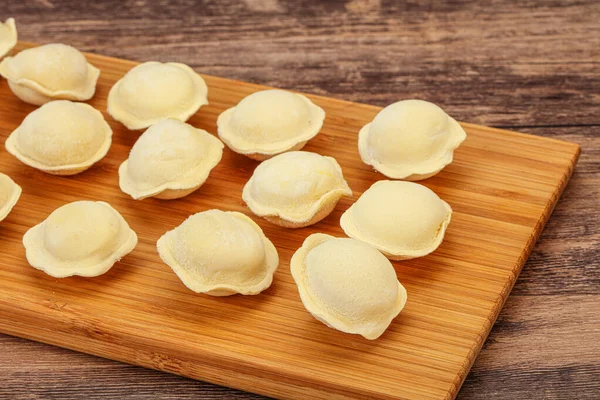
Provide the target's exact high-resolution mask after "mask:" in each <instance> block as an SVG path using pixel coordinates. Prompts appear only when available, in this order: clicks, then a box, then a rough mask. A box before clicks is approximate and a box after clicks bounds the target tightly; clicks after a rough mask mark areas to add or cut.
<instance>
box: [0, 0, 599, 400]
mask: <svg viewBox="0 0 600 400" xmlns="http://www.w3.org/2000/svg"><path fill="white" fill-rule="evenodd" d="M423 3H424V2H420V1H414V2H409V3H406V4H395V2H387V1H386V2H382V1H378V0H354V1H346V2H341V1H335V2H333V1H332V2H318V1H304V2H294V1H290V2H283V1H277V0H263V1H260V0H245V1H243V2H236V1H231V0H227V1H218V2H217V1H215V2H207V4H202V3H200V2H194V1H191V0H190V1H178V2H175V1H145V0H140V1H120V0H114V1H102V2H96V1H80V0H38V1H19V2H17V1H7V2H5V4H3V6H2V8H1V10H0V11H1V13H2V14H0V18H1V19H5V18H7V17H9V16H12V17H15V18H16V19H17V25H18V29H19V38H20V39H22V40H28V41H36V42H64V43H69V44H72V45H74V46H76V47H78V48H79V49H81V50H85V51H91V52H96V53H101V54H106V55H112V56H116V57H122V58H128V59H134V60H140V61H147V60H160V61H179V62H185V63H187V64H190V65H191V66H193V67H195V68H197V69H198V70H200V71H202V72H205V73H207V74H212V75H218V76H223V77H228V78H235V79H241V80H246V81H251V82H257V83H263V84H268V85H273V86H278V87H282V88H290V89H297V90H301V91H306V92H310V93H317V94H322V95H327V96H332V97H338V98H343V99H347V100H353V101H359V102H365V103H372V104H377V105H386V104H389V103H391V102H393V101H396V100H398V99H403V98H422V99H427V100H430V101H433V102H435V103H437V104H439V105H441V106H442V107H443V108H445V109H446V110H447V111H448V112H449V113H450V114H451V115H453V116H455V117H456V118H457V119H459V120H462V121H468V122H474V123H479V124H485V125H490V126H495V127H502V128H507V129H511V130H518V131H522V132H529V133H533V134H536V135H542V136H548V137H554V138H559V139H564V140H569V141H574V142H577V143H579V144H580V145H581V146H582V154H581V158H580V161H579V164H578V166H577V169H576V171H575V174H574V176H573V178H572V180H571V183H570V184H569V186H568V187H567V189H566V191H565V193H564V195H563V197H562V199H561V201H560V202H559V204H558V206H557V208H556V210H555V211H554V215H553V216H552V217H551V219H550V221H549V223H548V225H547V227H546V230H545V231H544V233H543V235H542V237H541V239H540V241H539V242H538V244H537V246H536V248H535V250H534V252H533V254H532V256H531V258H530V259H529V261H528V263H527V265H526V266H525V268H524V270H523V273H522V274H521V277H520V278H519V280H518V282H517V284H516V285H515V288H514V289H513V292H512V294H511V296H510V298H509V300H508V302H507V303H506V306H505V308H504V310H503V311H502V314H501V315H500V318H499V320H498V322H497V323H496V325H495V327H494V329H493V330H492V333H491V335H490V336H489V338H488V340H487V342H486V344H485V346H484V349H483V351H482V352H481V355H480V356H479V358H478V359H477V361H476V363H475V366H474V367H473V369H472V371H471V373H470V375H469V377H468V378H467V380H466V382H465V383H464V386H463V388H462V390H461V392H460V394H459V398H460V399H486V400H493V399H517V398H529V399H538V398H545V399H567V398H569V399H596V398H600V312H599V310H600V268H599V265H598V264H599V261H598V260H599V259H600V224H599V222H600V200H599V199H600V175H599V174H598V173H599V172H600V132H599V131H600V92H599V88H600V23H598V17H599V16H600V3H599V2H597V1H587V2H586V1H579V2H573V4H572V5H569V4H567V3H565V2H559V1H546V2H540V5H538V6H536V5H534V3H535V2H530V1H513V2H510V3H509V2H506V3H504V2H500V1H489V2H486V4H485V5H482V4H478V3H477V2H469V1H463V2H455V3H453V4H446V5H444V4H441V3H438V2H435V4H423ZM432 3H433V2H432ZM0 354H1V355H2V357H1V358H2V362H0V382H1V383H0V398H2V399H4V398H6V399H80V398H87V399H88V400H90V399H96V398H98V399H99V398H123V399H146V398H153V399H175V398H176V399H192V398H194V399H195V398H198V397H203V398H215V399H216V398H219V399H220V398H223V399H225V398H236V399H243V398H259V396H255V395H252V394H247V393H242V392H238V391H234V390H231V389H227V388H222V387H217V386H214V385H210V384H207V383H203V382H197V381H192V380H189V379H185V378H181V377H177V376H173V375H169V374H164V373H160V372H156V371H150V370H146V369H142V368H138V367H133V366H129V365H125V364H120V363H117V362H113V361H108V360H104V359H100V358H96V357H92V356H88V355H84V354H79V353H75V352H71V351H68V350H63V349H60V348H56V347H51V346H47V345H43V344H39V343H34V342H30V341H26V340H22V339H18V338H13V337H9V336H4V335H0Z"/></svg>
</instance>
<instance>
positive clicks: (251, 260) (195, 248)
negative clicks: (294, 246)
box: [157, 210, 279, 296]
mask: <svg viewBox="0 0 600 400" xmlns="http://www.w3.org/2000/svg"><path fill="white" fill-rule="evenodd" d="M157 248H158V252H159V254H160V256H161V258H162V259H163V261H165V262H166V263H167V264H168V265H169V266H170V267H171V268H173V270H174V271H175V273H176V274H177V275H178V276H179V278H180V279H181V280H182V282H183V283H184V284H185V285H186V286H187V287H188V288H190V289H191V290H193V291H195V292H199V293H207V294H211V295H216V296H223V295H230V294H235V293H242V294H257V293H260V292H261V291H263V290H265V289H266V288H268V287H269V286H270V285H271V281H272V278H273V273H274V271H275V269H276V268H277V265H278V264H279V257H278V255H277V250H276V249H275V247H274V246H273V244H272V243H271V242H270V241H269V240H268V239H267V238H266V236H265V235H264V234H263V232H262V230H261V229H260V227H259V226H258V225H256V224H255V223H254V221H252V220H251V219H250V218H248V217H246V216H245V215H244V214H241V213H237V212H224V211H220V210H208V211H204V212H200V213H198V214H194V215H192V216H190V217H189V218H188V219H186V220H185V221H184V222H183V223H182V224H181V225H180V226H178V227H177V228H175V229H174V230H172V231H169V232H167V233H166V234H165V235H163V236H162V237H161V238H160V239H159V240H158V243H157Z"/></svg>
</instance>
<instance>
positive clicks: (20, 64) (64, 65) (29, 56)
mask: <svg viewBox="0 0 600 400" xmlns="http://www.w3.org/2000/svg"><path fill="white" fill-rule="evenodd" d="M0 75H2V76H3V77H4V78H6V79H7V80H8V86H9V87H10V89H11V90H12V91H13V93H14V94H15V95H16V96H17V97H18V98H20V99H21V100H23V101H24V102H26V103H30V104H34V105H36V106H39V105H42V104H45V103H47V102H49V101H51V100H55V99H66V100H77V101H83V100H89V99H91V98H92V97H93V96H94V93H95V92H96V81H97V80H98V76H99V75H100V70H99V69H98V68H96V67H94V66H93V65H92V64H89V63H88V62H87V60H86V59H85V56H84V55H83V54H82V53H81V52H80V51H79V50H77V49H76V48H74V47H71V46H68V45H66V44H61V43H52V44H46V45H44V46H39V47H34V48H31V49H27V50H23V51H21V52H20V53H19V54H17V55H16V56H14V57H6V58H5V59H4V60H2V63H0Z"/></svg>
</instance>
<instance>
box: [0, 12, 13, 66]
mask: <svg viewBox="0 0 600 400" xmlns="http://www.w3.org/2000/svg"><path fill="white" fill-rule="evenodd" d="M16 44H17V26H16V25H15V20H14V18H9V19H7V20H6V21H4V23H2V22H0V58H2V57H4V56H5V55H7V54H8V52H9V51H11V50H12V49H13V47H15V46H16Z"/></svg>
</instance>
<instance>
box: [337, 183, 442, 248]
mask: <svg viewBox="0 0 600 400" xmlns="http://www.w3.org/2000/svg"><path fill="white" fill-rule="evenodd" d="M451 215H452V209H451V208H450V206H449V205H448V203H446V202H445V201H443V200H442V199H440V198H439V197H438V196H437V195H436V194H435V193H434V192H433V191H431V190H430V189H428V188H427V187H425V186H423V185H419V184H417V183H413V182H403V181H379V182H376V183H375V184H373V185H372V186H371V187H370V188H369V189H368V190H367V191H365V192H364V193H363V194H362V196H360V198H359V199H358V200H357V201H356V203H355V204H353V205H352V206H351V207H350V208H349V209H348V210H347V211H346V212H345V213H344V214H343V215H342V218H341V220H340V224H341V226H342V229H343V230H344V232H346V234H347V235H348V236H350V237H353V238H355V239H359V240H362V241H364V242H367V243H369V244H370V245H372V246H374V247H376V248H378V249H379V250H381V251H382V252H383V253H384V254H386V255H387V256H388V257H390V258H392V259H408V258H414V257H420V256H424V255H426V254H429V253H431V252H432V251H434V250H435V249H436V248H437V247H438V246H439V245H440V243H441V242H442V239H443V237H444V232H445V230H446V227H447V225H448V224H449V222H450V217H451Z"/></svg>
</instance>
